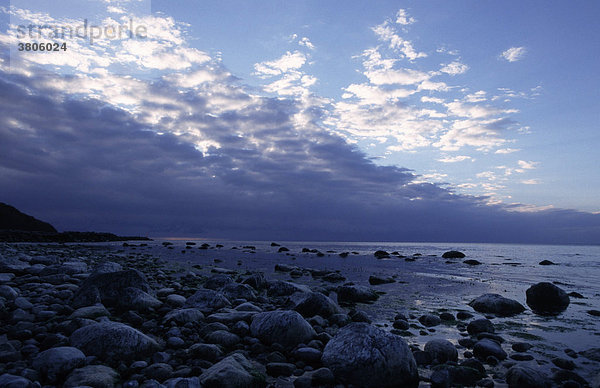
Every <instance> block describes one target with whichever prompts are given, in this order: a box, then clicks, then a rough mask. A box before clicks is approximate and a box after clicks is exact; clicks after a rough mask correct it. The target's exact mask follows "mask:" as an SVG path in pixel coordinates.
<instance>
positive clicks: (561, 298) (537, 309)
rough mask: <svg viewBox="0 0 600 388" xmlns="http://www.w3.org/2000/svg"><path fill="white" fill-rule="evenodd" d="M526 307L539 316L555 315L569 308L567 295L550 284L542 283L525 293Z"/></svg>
mask: <svg viewBox="0 0 600 388" xmlns="http://www.w3.org/2000/svg"><path fill="white" fill-rule="evenodd" d="M526 295H527V305H528V306H529V307H530V308H531V310H533V312H534V313H536V314H539V315H556V314H559V313H561V312H562V311H564V310H565V309H566V308H567V306H569V302H570V300H569V295H567V293H566V292H564V291H563V290H562V289H561V288H559V287H557V286H555V285H554V284H552V283H548V282H542V283H537V284H535V285H533V286H531V287H529V288H528V289H527V291H526Z"/></svg>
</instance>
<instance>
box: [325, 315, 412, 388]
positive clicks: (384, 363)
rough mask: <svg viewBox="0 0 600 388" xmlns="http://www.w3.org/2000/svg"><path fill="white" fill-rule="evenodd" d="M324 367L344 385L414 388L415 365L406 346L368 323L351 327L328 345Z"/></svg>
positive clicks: (393, 336)
mask: <svg viewBox="0 0 600 388" xmlns="http://www.w3.org/2000/svg"><path fill="white" fill-rule="evenodd" d="M322 362H323V365H324V366H326V367H327V368H329V369H330V370H331V371H332V372H333V374H334V375H335V377H336V378H337V379H338V380H340V381H342V382H344V383H345V384H353V385H355V386H360V387H417V386H418V383H419V376H418V373H417V364H416V362H415V359H414V358H413V355H412V353H411V351H410V349H409V347H408V345H407V343H406V342H405V341H404V340H403V339H402V338H401V337H399V336H396V335H393V334H390V333H387V332H385V331H383V330H382V329H379V328H377V327H374V326H371V325H369V324H367V323H351V324H349V325H347V326H345V327H343V328H342V329H340V331H339V332H338V333H337V334H336V335H335V336H334V337H333V338H332V339H331V340H330V341H329V342H328V343H327V346H325V349H324V350H323V357H322Z"/></svg>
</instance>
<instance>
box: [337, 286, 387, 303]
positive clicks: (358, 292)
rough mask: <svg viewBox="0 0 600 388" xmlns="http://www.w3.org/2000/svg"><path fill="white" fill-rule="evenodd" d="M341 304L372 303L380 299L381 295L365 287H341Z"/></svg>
mask: <svg viewBox="0 0 600 388" xmlns="http://www.w3.org/2000/svg"><path fill="white" fill-rule="evenodd" d="M337 294H338V302H339V303H371V302H374V301H376V300H377V299H379V294H377V293H376V292H375V291H374V290H372V289H370V288H368V287H365V286H339V287H338V288H337Z"/></svg>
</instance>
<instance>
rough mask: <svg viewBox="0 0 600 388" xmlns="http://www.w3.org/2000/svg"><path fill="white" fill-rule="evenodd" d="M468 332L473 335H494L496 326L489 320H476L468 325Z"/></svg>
mask: <svg viewBox="0 0 600 388" xmlns="http://www.w3.org/2000/svg"><path fill="white" fill-rule="evenodd" d="M467 332H468V333H469V334H471V335H476V334H479V333H494V324H493V323H492V321H490V320H489V319H485V318H482V319H475V320H473V321H471V322H469V324H468V325H467Z"/></svg>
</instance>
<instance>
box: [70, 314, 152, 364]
mask: <svg viewBox="0 0 600 388" xmlns="http://www.w3.org/2000/svg"><path fill="white" fill-rule="evenodd" d="M70 342H71V345H73V346H74V347H76V348H78V349H80V350H82V351H83V352H84V353H85V354H86V355H88V356H97V357H98V358H101V359H114V358H117V359H133V358H137V359H140V358H143V357H144V356H146V355H148V354H150V353H153V352H155V351H156V350H158V344H157V343H156V341H154V340H153V339H152V338H150V337H148V336H147V335H145V334H143V333H142V332H140V331H138V330H136V329H134V328H132V327H130V326H127V325H124V324H122V323H117V322H111V321H107V322H100V323H93V324H91V325H87V326H83V327H81V328H79V329H77V330H75V332H73V334H71V337H70Z"/></svg>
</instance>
